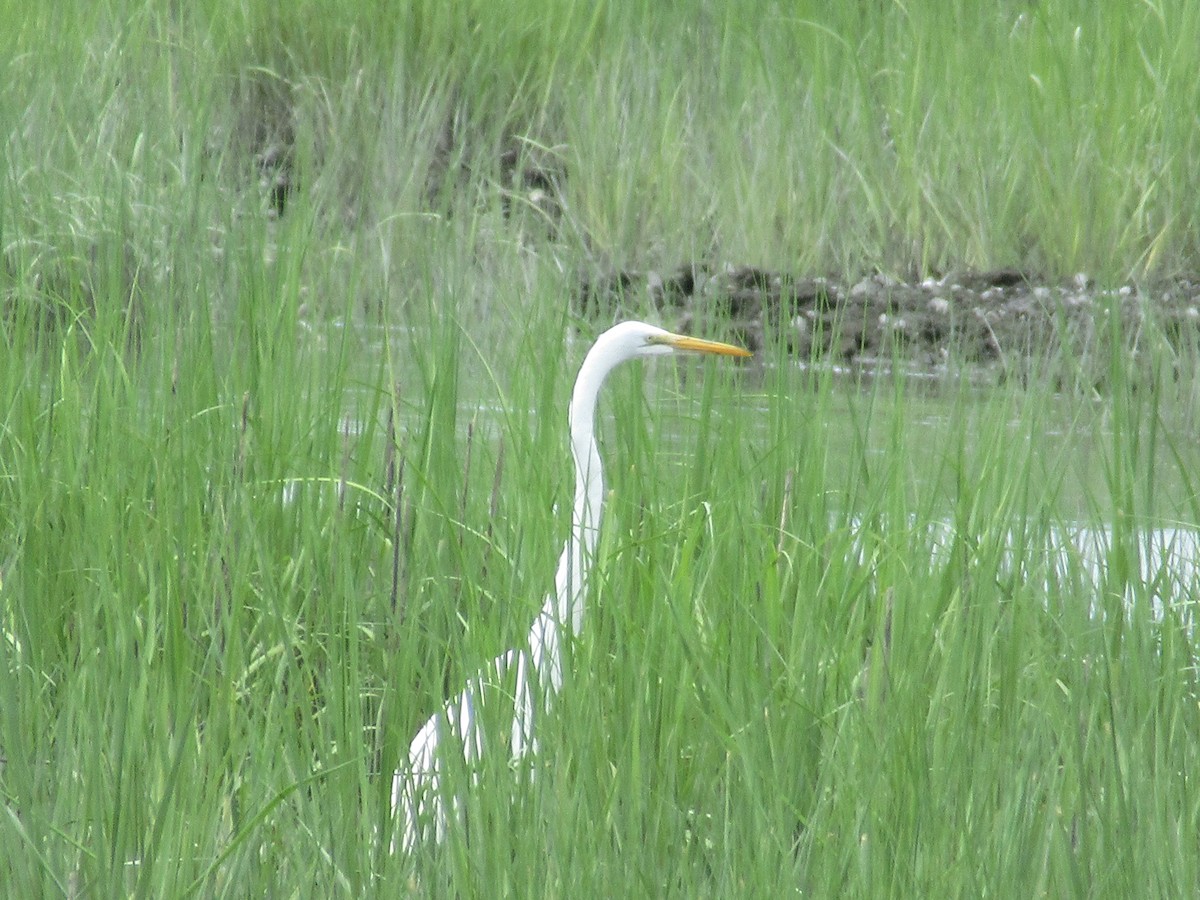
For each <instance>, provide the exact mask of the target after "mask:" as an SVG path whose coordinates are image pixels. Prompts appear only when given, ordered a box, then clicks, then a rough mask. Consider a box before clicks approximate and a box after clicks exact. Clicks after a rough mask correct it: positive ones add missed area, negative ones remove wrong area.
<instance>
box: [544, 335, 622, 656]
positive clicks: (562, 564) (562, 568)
mask: <svg viewBox="0 0 1200 900" xmlns="http://www.w3.org/2000/svg"><path fill="white" fill-rule="evenodd" d="M598 357H599V354H596V353H595V352H594V350H593V352H592V353H589V354H588V356H587V358H586V359H584V361H583V366H582V367H581V368H580V370H579V377H578V378H576V379H575V389H574V390H573V391H572V392H571V405H570V407H569V409H568V412H567V423H568V426H569V428H570V431H571V457H572V460H573V462H574V464H575V505H574V508H573V510H572V514H571V534H570V536H569V537H568V538H567V544H566V546H565V547H563V552H562V556H560V557H559V560H558V571H557V573H556V575H555V578H554V600H555V603H554V606H555V609H554V613H555V618H556V619H557V620H558V622H559V623H561V624H563V625H567V624H568V623H569V627H570V629H571V633H572V634H578V633H579V630H580V629H581V628H582V627H583V612H584V602H585V599H586V598H585V596H584V594H585V590H584V588H585V579H586V574H587V570H588V569H589V568H591V565H592V561H593V559H594V557H595V553H596V541H597V539H598V538H599V535H600V516H601V512H602V509H603V505H604V470H603V466H602V464H601V462H600V451H599V448H598V447H597V446H596V434H595V423H596V397H597V395H598V394H599V392H600V385H601V384H602V383H603V381H604V378H605V377H606V376H607V375H608V373H609V371H610V369H611V368H612V366H611V364H608V363H607V362H606V361H605V360H603V359H600V358H598Z"/></svg>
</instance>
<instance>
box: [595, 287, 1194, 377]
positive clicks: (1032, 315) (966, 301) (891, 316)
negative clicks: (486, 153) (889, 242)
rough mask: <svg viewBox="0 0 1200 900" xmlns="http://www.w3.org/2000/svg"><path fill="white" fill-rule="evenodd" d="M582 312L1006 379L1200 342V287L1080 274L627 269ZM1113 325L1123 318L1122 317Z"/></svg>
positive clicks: (847, 357)
mask: <svg viewBox="0 0 1200 900" xmlns="http://www.w3.org/2000/svg"><path fill="white" fill-rule="evenodd" d="M578 302H579V305H580V308H581V311H582V312H583V313H584V314H585V315H589V316H598V317H609V316H615V315H617V314H620V313H622V311H623V310H628V311H634V310H637V309H644V308H645V306H646V304H647V303H650V304H653V306H654V307H655V308H656V309H657V310H658V311H659V312H660V314H661V315H662V317H663V319H664V320H665V321H666V322H668V323H669V325H673V326H674V327H677V328H678V329H679V330H682V331H692V332H696V333H704V332H705V331H706V320H708V319H710V318H711V319H713V320H717V319H720V320H721V321H730V322H732V324H733V328H734V332H735V334H736V335H737V337H739V338H740V339H741V340H743V341H744V342H745V343H746V345H747V346H748V347H750V348H752V349H758V348H760V347H763V346H767V345H772V344H775V343H776V342H779V343H782V344H783V346H785V347H786V348H787V350H788V352H789V353H791V354H794V355H796V356H798V357H801V358H806V359H818V360H825V361H828V362H830V363H835V364H836V363H854V362H860V363H874V362H878V361H891V360H892V359H894V358H896V357H899V358H900V359H903V360H904V361H905V362H906V363H909V364H913V365H916V366H917V367H928V368H936V367H939V366H941V365H943V364H944V363H947V362H950V361H957V362H962V363H966V364H971V365H976V366H981V367H985V368H991V369H995V370H997V371H998V372H999V373H1003V372H1006V371H1009V372H1011V371H1012V370H1015V369H1024V368H1025V367H1026V365H1027V364H1028V362H1029V361H1030V360H1031V359H1035V360H1036V359H1046V358H1048V357H1049V356H1050V355H1053V354H1058V353H1060V352H1061V353H1065V354H1069V355H1070V358H1072V359H1077V360H1078V359H1086V358H1089V357H1094V355H1095V354H1096V352H1097V351H1098V350H1100V349H1102V348H1107V347H1110V346H1111V343H1112V338H1113V336H1114V335H1115V336H1117V337H1118V339H1119V342H1120V343H1121V344H1123V345H1125V346H1128V347H1134V348H1136V347H1137V346H1138V343H1139V341H1142V340H1144V339H1146V337H1147V335H1148V334H1149V330H1148V329H1149V328H1150V327H1151V326H1152V327H1153V331H1154V332H1155V333H1157V334H1161V335H1162V336H1163V337H1164V338H1165V339H1166V340H1167V341H1168V342H1169V343H1171V344H1172V345H1175V346H1176V347H1178V348H1179V349H1183V348H1184V347H1194V346H1196V345H1197V344H1200V280H1193V279H1186V278H1180V279H1177V280H1175V281H1172V282H1168V283H1163V284H1159V285H1156V286H1154V287H1152V288H1148V287H1145V286H1141V287H1134V286H1132V285H1126V286H1123V287H1120V288H1118V289H1116V290H1099V289H1097V288H1096V287H1095V286H1094V285H1093V284H1092V283H1091V282H1090V280H1089V279H1088V278H1087V277H1086V276H1083V275H1077V276H1076V277H1075V278H1074V279H1072V280H1071V281H1070V282H1069V283H1066V284H1048V283H1045V282H1044V281H1041V280H1039V279H1037V278H1036V277H1033V276H1029V275H1027V274H1025V273H1022V272H1018V271H1015V270H1007V269H1006V270H1000V271H995V272H960V273H951V274H949V275H946V276H944V277H942V278H939V279H927V280H925V281H922V282H920V283H917V284H906V283H903V282H898V281H895V280H892V279H890V278H887V277H885V276H881V275H876V276H873V277H871V278H866V279H863V280H862V281H859V282H857V283H855V284H839V283H837V282H836V281H834V280H831V279H826V278H806V277H802V276H799V275H794V274H791V273H787V272H770V271H763V270H760V269H754V268H749V267H741V268H735V267H727V268H725V269H720V270H712V269H709V268H706V267H703V266H693V265H686V266H682V267H680V268H679V269H677V270H676V271H674V272H672V273H669V274H666V275H663V274H660V273H657V272H637V273H634V272H620V273H617V274H615V275H608V276H603V277H600V278H595V279H588V280H586V281H585V282H584V283H583V284H582V285H581V288H580V292H579V297H578ZM1114 317H1115V318H1114Z"/></svg>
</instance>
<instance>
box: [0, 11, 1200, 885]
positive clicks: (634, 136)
mask: <svg viewBox="0 0 1200 900" xmlns="http://www.w3.org/2000/svg"><path fill="white" fill-rule="evenodd" d="M551 6H552V7H553V8H551ZM0 7H2V8H0V12H2V13H3V17H4V19H5V21H6V22H9V23H11V27H8V28H6V29H5V30H4V33H3V35H0V65H2V66H3V67H4V72H5V77H6V90H5V91H4V92H3V94H2V95H0V124H2V128H0V133H2V134H3V138H4V141H5V168H4V170H3V172H2V173H0V291H2V293H0V315H2V328H0V803H2V804H3V806H2V809H0V847H3V848H4V851H3V853H0V885H3V890H4V892H5V893H6V894H9V895H12V896H30V897H33V896H90V895H130V896H144V897H184V896H214V897H225V896H229V897H242V896H247V895H250V896H256V895H268V894H270V895H274V894H283V893H287V894H299V895H310V894H311V895H317V896H347V897H349V896H371V895H380V896H395V895H397V894H400V895H403V894H405V893H414V894H435V895H440V894H446V895H458V896H496V895H502V894H514V895H538V896H588V895H595V896H622V895H628V896H664V895H667V896H670V895H674V896H688V897H693V896H714V897H727V896H780V895H809V896H831V895H859V896H889V895H896V896H978V895H982V894H984V893H992V894H998V895H1005V896H1034V895H1038V894H1046V895H1051V896H1065V895H1072V896H1073V895H1089V896H1114V897H1127V896H1135V895H1144V894H1146V893H1151V894H1158V895H1170V896H1177V895H1187V894H1189V893H1194V892H1195V891H1196V889H1197V886H1198V885H1200V866H1198V864H1197V860H1198V859H1200V855H1198V854H1197V847H1196V840H1195V834H1196V833H1197V831H1198V830H1200V801H1198V799H1197V794H1196V792H1194V791H1192V790H1191V787H1192V778H1191V773H1192V772H1194V771H1196V770H1197V767H1198V764H1200V759H1197V755H1198V751H1197V749H1196V748H1197V747H1200V706H1198V703H1197V692H1196V654H1195V649H1194V648H1195V634H1194V608H1195V607H1194V604H1195V602H1196V588H1195V580H1194V576H1195V573H1194V571H1185V570H1184V569H1182V568H1178V567H1173V566H1172V565H1168V564H1165V563H1161V562H1160V563H1159V564H1154V563H1155V558H1154V557H1153V555H1152V554H1150V553H1149V551H1148V550H1147V548H1146V545H1145V535H1146V533H1147V531H1146V530H1147V529H1152V528H1155V527H1159V526H1162V525H1171V526H1174V527H1179V528H1181V529H1184V530H1188V529H1194V528H1195V526H1196V525H1197V523H1198V520H1200V501H1198V500H1197V487H1196V477H1195V474H1194V473H1195V472H1196V471H1198V463H1200V459H1198V454H1197V450H1196V446H1195V441H1194V440H1193V435H1194V431H1195V423H1196V417H1197V406H1196V395H1195V383H1194V378H1193V375H1192V373H1193V372H1194V369H1195V358H1194V352H1193V350H1190V349H1188V348H1187V347H1186V346H1184V347H1183V348H1182V349H1180V348H1179V347H1178V346H1175V345H1172V344H1170V343H1168V342H1166V341H1164V340H1155V339H1153V335H1152V334H1151V335H1150V337H1148V338H1147V339H1146V340H1145V341H1144V343H1142V344H1140V345H1139V346H1138V347H1137V348H1136V350H1137V352H1136V353H1135V352H1133V350H1132V349H1130V347H1129V345H1128V342H1127V341H1123V340H1118V339H1116V336H1114V339H1113V340H1112V341H1111V342H1109V344H1108V345H1107V346H1109V347H1110V351H1111V355H1110V358H1108V359H1105V360H1101V361H1100V363H1101V364H1102V365H1103V366H1104V368H1105V373H1106V374H1105V377H1104V379H1103V381H1102V382H1099V383H1094V382H1093V383H1088V384H1087V385H1081V383H1080V382H1076V381H1073V380H1072V379H1070V378H1066V379H1063V378H1057V379H1056V377H1055V373H1054V372H1049V373H1047V375H1046V377H1045V378H1041V377H1031V378H1030V379H1029V382H1028V384H1027V385H1024V386H1023V385H1017V384H1008V385H1005V386H1002V387H999V388H993V389H989V390H987V391H980V390H979V389H977V388H972V387H969V386H967V385H966V384H965V382H964V384H962V385H958V384H957V383H955V382H953V381H952V380H947V381H946V382H944V383H942V384H941V386H940V387H939V388H938V389H936V390H934V391H932V392H931V391H929V390H928V389H927V388H925V387H923V383H922V382H920V381H918V380H916V379H910V378H907V377H905V376H903V375H897V376H895V377H891V378H883V379H876V380H871V379H865V380H849V381H848V380H847V379H846V378H845V377H843V376H839V375H837V374H836V373H834V372H832V371H831V370H822V369H809V368H801V367H798V366H796V365H795V364H794V363H793V361H791V360H788V359H787V358H785V357H784V355H783V354H782V352H781V351H779V350H778V349H777V348H775V347H772V346H768V347H767V348H765V349H764V350H763V351H762V353H761V354H760V355H759V357H758V359H757V360H756V361H755V363H754V364H753V365H751V366H747V367H742V368H737V367H732V366H720V365H711V364H707V365H696V364H695V363H694V362H688V363H681V364H674V363H665V364H656V365H654V366H647V367H645V368H639V367H637V366H631V367H630V368H629V369H628V370H627V371H622V372H621V373H619V375H618V376H617V377H615V378H614V379H613V382H612V384H611V385H610V387H609V389H608V390H607V392H606V394H605V396H604V398H603V401H602V404H601V423H600V424H601V432H602V435H603V440H604V452H605V455H606V459H607V460H608V466H609V468H608V475H609V478H610V482H611V484H612V488H613V490H612V495H611V498H610V500H609V515H608V520H607V525H606V533H605V536H604V539H603V542H602V545H603V554H602V560H601V561H600V563H599V565H598V567H597V570H596V575H595V577H594V579H593V583H592V606H591V613H590V619H589V627H588V631H587V633H586V635H585V637H584V639H583V640H581V641H580V642H578V644H577V645H576V646H574V647H573V648H572V656H573V670H574V674H573V675H572V677H571V678H570V680H569V683H568V685H567V687H566V689H565V690H564V692H563V694H562V696H561V700H560V703H559V705H558V706H557V708H556V713H555V715H554V716H552V717H550V718H548V719H546V720H545V722H544V725H545V727H546V731H545V732H543V734H542V736H541V747H542V752H541V753H540V754H539V756H538V758H537V760H536V761H535V763H534V767H533V769H532V770H524V769H522V770H518V771H512V770H510V768H509V766H508V765H507V761H506V760H504V759H503V758H500V755H497V758H489V759H488V760H486V761H485V764H484V765H485V771H484V773H483V775H482V777H480V779H479V780H478V783H477V784H476V785H475V786H474V787H473V788H472V790H471V793H470V798H469V800H468V803H467V827H466V828H465V829H452V831H451V833H450V835H449V836H448V838H447V840H446V842H445V843H444V844H442V845H440V846H431V847H427V848H423V849H422V850H421V851H420V852H419V853H417V854H414V855H413V856H403V855H392V854H390V853H389V852H388V847H389V843H390V834H391V827H392V823H391V817H390V811H389V809H388V794H389V787H390V780H391V772H392V770H393V769H394V767H395V766H396V765H397V764H398V763H399V762H400V761H401V760H402V759H403V758H404V755H405V748H406V747H407V743H408V740H409V739H410V737H411V735H412V733H413V731H414V730H415V728H416V727H417V726H418V725H419V723H420V722H422V721H423V720H424V719H425V718H426V717H427V716H428V715H429V714H430V712H431V711H432V710H434V709H436V708H437V707H438V705H439V704H440V703H441V702H442V700H443V698H445V697H446V696H448V695H449V694H450V693H452V692H453V691H455V690H457V689H458V687H459V686H461V684H462V682H463V680H464V679H465V678H467V677H469V676H470V675H471V674H473V673H474V672H475V671H476V669H477V668H478V667H479V666H480V665H481V664H482V663H483V662H484V661H486V660H488V659H490V658H492V657H493V656H494V655H495V654H497V653H498V652H500V650H502V649H503V648H505V647H508V646H512V645H514V644H515V642H517V641H519V640H520V639H521V637H522V636H523V635H524V633H525V630H526V628H527V627H528V623H529V620H530V618H531V616H532V615H533V613H534V612H535V611H536V609H537V608H538V606H539V605H540V602H541V597H542V595H543V593H544V592H545V591H546V590H547V589H548V588H549V586H550V580H551V577H552V572H553V569H554V561H555V559H556V556H557V552H558V548H559V546H560V545H561V541H562V540H563V537H564V534H565V525H566V523H565V521H564V520H563V516H564V514H565V510H567V509H569V507H570V503H569V498H570V481H569V476H570V470H569V465H568V463H569V461H568V459H567V458H566V454H565V450H564V426H565V423H564V421H563V415H564V414H563V410H564V409H565V405H566V400H567V393H568V390H569V388H570V383H571V377H572V375H573V373H574V369H575V366H576V365H577V364H578V362H579V361H580V360H581V359H582V355H583V352H584V350H585V349H586V345H587V342H588V340H589V338H590V337H591V336H592V335H593V334H594V333H595V332H596V331H597V330H598V326H597V325H596V323H589V322H582V321H580V320H578V319H577V318H575V317H574V316H573V315H572V313H571V312H570V310H569V307H568V301H567V300H566V298H567V297H568V296H569V295H570V294H571V291H572V290H573V289H574V287H575V286H576V284H577V279H578V276H579V274H580V272H585V271H587V270H589V269H590V268H597V267H598V268H608V267H611V266H641V265H674V264H675V263H677V262H678V261H680V260H681V259H691V258H706V259H709V260H713V261H716V262H723V261H730V260H732V261H737V262H757V263H761V264H764V265H769V266H777V267H780V268H789V269H796V270H801V271H832V272H836V273H844V274H850V273H854V272H857V271H865V270H870V269H876V268H879V269H883V270H888V271H895V272H898V273H902V274H903V273H921V274H924V273H925V272H927V271H933V270H937V269H939V268H941V267H944V266H952V265H975V266H991V265H1001V264H1012V265H1021V266H1025V267H1028V268H1031V269H1038V270H1041V271H1043V272H1044V273H1046V274H1047V275H1048V276H1051V277H1055V276H1057V275H1060V274H1064V273H1070V272H1073V271H1075V270H1076V269H1080V268H1083V269H1087V270H1088V271H1090V272H1093V273H1095V274H1096V275H1097V276H1098V277H1100V278H1102V279H1111V280H1115V279H1123V278H1130V277H1132V278H1138V279H1140V278H1146V279H1153V278H1155V277H1158V276H1161V275H1170V274H1174V273H1177V272H1180V271H1187V270H1189V268H1191V267H1194V265H1195V251H1196V247H1195V243H1194V242H1195V237H1194V236H1195V234H1196V233H1197V230H1196V227H1195V226H1196V215H1197V209H1196V201H1195V198H1196V197H1197V196H1200V193H1198V192H1197V190H1196V188H1197V185H1196V175H1195V171H1194V168H1195V167H1194V166H1191V165H1190V164H1189V163H1190V160H1192V159H1194V158H1195V157H1196V151H1197V146H1196V140H1197V122H1196V119H1195V117H1194V115H1193V114H1191V113H1190V112H1188V111H1190V110H1195V109H1197V108H1200V104H1198V103H1197V99H1198V98H1197V96H1196V92H1197V90H1200V88H1198V87H1197V85H1198V84H1200V82H1197V80H1196V79H1195V77H1194V72H1195V71H1196V68H1197V67H1196V62H1197V54H1198V53H1200V50H1198V48H1200V44H1198V43H1197V42H1196V41H1195V36H1196V34H1197V33H1198V29H1197V25H1198V23H1197V21H1196V16H1197V13H1196V12H1193V11H1192V7H1191V6H1189V5H1187V4H1183V3H1167V2H1163V3H1158V4H1154V3H1143V4H1140V5H1138V6H1136V7H1119V6H1117V5H1112V4H1110V5H1107V6H1103V7H1101V6H1098V5H1092V4H1082V3H1075V4H1073V3H1066V4H1057V5H1053V6H1046V7H1044V8H1043V7H1040V6H1039V7H1037V8H1033V7H1026V6H1025V5H1023V4H1000V5H998V6H995V7H994V8H990V9H989V10H987V11H984V12H982V13H981V12H978V11H975V10H974V9H973V8H968V7H967V6H966V5H965V4H959V5H957V6H955V7H954V8H953V10H952V12H945V11H943V12H941V13H939V14H938V15H936V16H934V15H933V14H932V13H926V12H923V11H921V10H917V9H913V8H910V7H908V6H903V5H899V4H849V5H848V4H835V5H829V4H812V5H810V6H809V7H808V8H806V7H805V6H804V5H800V6H795V5H792V6H783V5H776V4H766V3H764V4H762V5H760V6H759V7H758V8H757V9H756V10H747V9H746V8H745V7H740V8H739V9H738V10H737V12H736V14H735V13H734V12H733V11H732V8H731V11H730V12H728V13H726V12H724V11H723V10H719V9H716V8H713V7H710V6H707V5H702V4H701V5H685V6H680V7H674V8H671V9H665V8H663V7H662V6H661V5H658V4H648V3H644V4H612V5H604V4H599V5H597V4H586V5H585V4H574V5H572V4H567V5H566V6H563V5H561V4H558V5H546V8H545V9H541V8H539V7H536V6H530V5H528V4H520V5H518V4H499V5H497V4H485V3H469V4H429V5H423V4H409V5H408V6H403V5H401V6H397V5H396V4H383V3H378V4H360V5H359V6H357V7H354V8H353V9H349V10H347V9H346V8H345V6H344V4H334V3H326V2H317V0H310V2H305V3H302V4H301V5H300V7H301V8H298V9H297V11H296V13H295V16H296V17H295V18H290V17H288V16H283V15H282V14H281V13H280V12H279V11H278V10H276V9H275V8H274V7H269V6H268V5H264V4H258V3H252V2H243V3H235V4H211V3H209V4H205V3H201V4H191V5H187V6H180V5H175V6H171V5H167V6H166V7H163V6H162V5H160V4H145V3H133V2H129V3H125V2H118V0H107V2H99V3H82V2H75V3H64V4H57V5H55V6H53V8H51V7H50V6H46V5H42V6H37V5H35V6H33V7H26V6H23V5H20V4H15V3H0ZM301 13H303V16H301ZM301 21H303V22H304V23H306V24H304V26H303V27H301V26H300V25H299V24H298V23H299V22H301ZM955 23H962V24H955ZM532 169H537V170H538V171H540V172H542V173H544V174H545V175H546V177H547V179H548V180H549V182H550V185H549V187H548V188H544V190H548V191H550V192H552V193H554V194H555V196H556V200H557V209H555V208H553V207H549V206H543V205H540V204H539V202H537V201H536V199H535V198H534V197H533V196H532V195H531V191H530V190H529V187H530V185H529V184H528V183H527V182H526V181H523V180H522V178H523V176H522V175H521V173H522V172H523V171H527V170H532ZM281 179H282V180H281ZM652 314H653V311H652V310H647V315H652ZM1115 321H1116V319H1115V318H1114V319H1113V322H1115ZM1110 324H1111V323H1110ZM1111 327H1112V328H1114V329H1116V327H1117V326H1116V325H1115V324H1114V325H1111ZM712 336H714V337H721V336H722V335H720V334H713V335H712ZM1070 364H1071V361H1070V360H1050V361H1048V362H1047V363H1046V365H1047V367H1055V366H1061V367H1062V368H1063V369H1066V370H1070ZM1093 364H1095V361H1089V365H1093ZM1055 384H1067V385H1069V386H1071V391H1070V392H1066V393H1063V392H1055V391H1054V390H1052V388H1053V386H1054V385H1055ZM1084 387H1086V390H1085V389H1083V388H1084ZM1075 388H1079V390H1075ZM1069 527H1095V528H1103V529H1104V530H1103V532H1102V533H1103V535H1104V538H1103V542H1102V545H1101V556H1102V559H1103V565H1102V566H1100V567H1099V570H1097V567H1096V566H1095V565H1094V564H1093V563H1092V562H1091V561H1090V560H1089V559H1085V558H1083V556H1081V555H1078V554H1073V553H1071V552H1064V551H1062V550H1061V546H1060V545H1061V540H1060V535H1061V533H1062V529H1063V528H1069Z"/></svg>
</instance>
